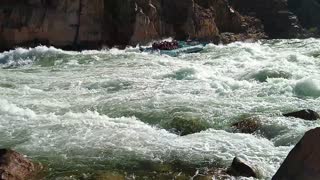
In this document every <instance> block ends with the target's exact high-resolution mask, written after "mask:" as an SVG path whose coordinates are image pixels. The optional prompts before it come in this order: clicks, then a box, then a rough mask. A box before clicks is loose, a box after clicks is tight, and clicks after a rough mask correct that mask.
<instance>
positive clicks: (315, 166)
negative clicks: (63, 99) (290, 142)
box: [272, 128, 320, 180]
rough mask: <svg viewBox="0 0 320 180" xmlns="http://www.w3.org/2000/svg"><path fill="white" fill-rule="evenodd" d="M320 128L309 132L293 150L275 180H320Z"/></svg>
mask: <svg viewBox="0 0 320 180" xmlns="http://www.w3.org/2000/svg"><path fill="white" fill-rule="evenodd" d="M319 138H320V128H316V129H313V130H310V131H308V132H307V133H306V134H305V135H304V136H303V138H302V139H301V140H300V141H299V143H298V144H297V145H296V146H295V147H294V148H293V149H292V150H291V152H290V153H289V154H288V156H287V158H286V159H285V160H284V162H283V163H282V165H281V167H280V168H279V170H278V171H277V173H276V174H275V175H274V176H273V178H272V179H273V180H289V179H290V180H300V179H304V180H314V179H320V173H319V172H320V168H319V167H320V166H319V163H320V154H319V151H320V144H319V143H317V142H318V140H319Z"/></svg>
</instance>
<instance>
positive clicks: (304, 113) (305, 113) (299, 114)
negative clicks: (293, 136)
mask: <svg viewBox="0 0 320 180" xmlns="http://www.w3.org/2000/svg"><path fill="white" fill-rule="evenodd" d="M283 116H285V117H295V118H300V119H304V120H317V119H319V118H320V116H319V114H318V113H317V112H315V111H313V110H310V109H304V110H301V111H296V112H291V113H287V114H283Z"/></svg>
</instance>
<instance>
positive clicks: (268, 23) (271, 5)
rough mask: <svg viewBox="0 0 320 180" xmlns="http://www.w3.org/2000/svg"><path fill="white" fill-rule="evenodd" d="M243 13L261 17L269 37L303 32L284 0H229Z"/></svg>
mask: <svg viewBox="0 0 320 180" xmlns="http://www.w3.org/2000/svg"><path fill="white" fill-rule="evenodd" d="M229 2H230V3H231V4H232V6H233V7H234V8H235V10H237V11H239V12H240V13H241V14H243V15H248V16H254V17H257V18H259V19H261V21H262V23H263V25H264V29H265V32H266V33H267V35H268V36H269V37H270V38H296V37H300V36H301V33H302V32H303V28H302V27H301V25H300V23H299V21H298V18H297V17H296V15H295V14H293V13H292V12H291V11H290V10H289V7H288V4H287V1H286V0H229Z"/></svg>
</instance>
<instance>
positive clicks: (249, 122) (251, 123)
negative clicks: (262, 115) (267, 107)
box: [232, 117, 261, 134]
mask: <svg viewBox="0 0 320 180" xmlns="http://www.w3.org/2000/svg"><path fill="white" fill-rule="evenodd" d="M260 126H261V125H260V123H259V121H258V119H256V118H254V117H250V118H246V119H244V120H242V121H239V122H236V123H234V124H232V127H234V128H235V129H236V130H237V131H239V132H241V133H246V134H252V133H254V132H255V131H257V130H258V129H259V128H260Z"/></svg>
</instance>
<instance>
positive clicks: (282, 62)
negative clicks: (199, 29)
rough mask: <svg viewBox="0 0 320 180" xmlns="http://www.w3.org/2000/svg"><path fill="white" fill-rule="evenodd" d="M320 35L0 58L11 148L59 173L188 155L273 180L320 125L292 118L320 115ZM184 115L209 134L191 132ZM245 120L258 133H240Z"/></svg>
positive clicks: (2, 107)
mask: <svg viewBox="0 0 320 180" xmlns="http://www.w3.org/2000/svg"><path fill="white" fill-rule="evenodd" d="M319 97H320V40H319V39H306V40H270V41H260V42H256V43H232V44H229V45H213V44H212V45H211V44H209V45H207V46H206V47H205V50H204V51H202V52H200V53H194V54H182V55H180V56H178V57H170V56H165V55H159V54H157V53H153V54H150V53H141V52H139V48H127V49H125V50H118V49H110V50H101V51H82V52H71V51H63V50H60V49H56V48H53V47H44V46H39V47H36V48H30V49H24V48H17V49H15V50H11V51H8V52H4V53H0V148H12V149H15V150H17V151H18V152H22V153H23V154H27V155H28V156H29V157H31V158H32V159H34V160H36V161H40V162H41V163H42V164H44V166H45V167H46V168H47V171H48V175H47V178H48V179H59V178H69V179H70V178H71V179H72V177H73V178H76V177H74V176H72V175H74V174H83V176H84V177H82V178H85V174H86V173H92V172H93V173H94V172H95V171H98V170H99V171H101V170H107V169H114V168H120V167H121V168H123V167H124V168H126V167H129V166H134V165H136V164H137V163H138V162H141V161H158V162H170V161H173V160H178V161H181V162H184V163H186V164H193V165H195V166H203V165H204V164H205V165H208V166H210V165H212V164H214V165H216V166H218V167H227V166H228V165H230V163H231V162H232V159H233V158H234V157H235V156H239V157H241V158H243V159H245V160H247V161H249V162H250V163H251V164H254V165H256V167H258V169H259V171H260V174H261V178H262V179H270V178H271V177H272V175H273V174H274V173H275V171H276V170H277V169H278V168H279V166H280V164H281V163H282V161H283V160H284V158H285V157H286V155H287V154H288V152H289V151H290V150H291V149H292V147H293V146H294V145H295V144H296V143H297V142H298V140H299V139H300V138H301V137H302V136H303V134H304V133H305V132H306V131H307V130H309V129H311V128H314V127H316V126H318V125H319V122H317V121H304V120H300V119H295V118H286V117H283V116H282V115H281V114H282V113H286V112H291V111H294V110H300V109H305V108H309V109H313V110H315V111H319V110H320V108H319V107H320V101H319V100H320V98H319ZM175 117H181V118H185V119H199V120H201V121H200V122H203V123H204V124H206V126H208V128H209V129H207V130H205V131H201V132H199V133H193V134H189V135H186V136H179V135H177V133H175V132H174V129H173V127H171V126H170V124H172V123H171V121H172V120H173V119H174V118H175ZM243 117H255V118H256V119H259V123H260V124H261V127H260V129H259V131H258V132H256V133H254V134H241V133H234V131H233V129H232V127H231V125H232V124H233V123H234V122H237V121H239V119H241V118H243Z"/></svg>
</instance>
